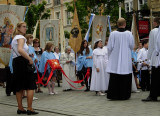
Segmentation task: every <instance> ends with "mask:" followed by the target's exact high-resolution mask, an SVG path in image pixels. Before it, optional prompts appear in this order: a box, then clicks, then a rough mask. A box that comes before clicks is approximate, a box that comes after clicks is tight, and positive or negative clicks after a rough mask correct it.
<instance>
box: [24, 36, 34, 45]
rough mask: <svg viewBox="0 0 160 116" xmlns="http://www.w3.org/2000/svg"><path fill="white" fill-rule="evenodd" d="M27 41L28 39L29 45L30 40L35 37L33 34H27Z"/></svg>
mask: <svg viewBox="0 0 160 116" xmlns="http://www.w3.org/2000/svg"><path fill="white" fill-rule="evenodd" d="M25 37H26V39H27V43H28V42H29V38H31V37H33V35H32V34H26V36H25Z"/></svg>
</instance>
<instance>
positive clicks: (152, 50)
mask: <svg viewBox="0 0 160 116" xmlns="http://www.w3.org/2000/svg"><path fill="white" fill-rule="evenodd" d="M153 24H154V26H155V28H154V29H153V30H151V32H150V34H149V49H148V59H149V60H151V61H150V65H151V66H152V74H151V88H150V94H149V96H148V97H147V98H146V99H142V101H145V102H148V101H157V97H158V96H159V95H160V78H159V75H160V63H159V62H160V49H159V47H160V26H159V25H160V18H155V19H154V22H153Z"/></svg>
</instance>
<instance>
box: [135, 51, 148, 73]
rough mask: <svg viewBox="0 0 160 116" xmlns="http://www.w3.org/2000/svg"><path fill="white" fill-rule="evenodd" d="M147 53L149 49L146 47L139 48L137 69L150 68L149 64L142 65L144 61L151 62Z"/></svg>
mask: <svg viewBox="0 0 160 116" xmlns="http://www.w3.org/2000/svg"><path fill="white" fill-rule="evenodd" d="M147 55H148V50H147V49H146V48H142V49H140V50H139V52H138V54H137V62H139V63H138V66H137V69H138V70H140V69H141V70H148V67H147V66H142V64H143V63H146V64H149V61H148V59H147Z"/></svg>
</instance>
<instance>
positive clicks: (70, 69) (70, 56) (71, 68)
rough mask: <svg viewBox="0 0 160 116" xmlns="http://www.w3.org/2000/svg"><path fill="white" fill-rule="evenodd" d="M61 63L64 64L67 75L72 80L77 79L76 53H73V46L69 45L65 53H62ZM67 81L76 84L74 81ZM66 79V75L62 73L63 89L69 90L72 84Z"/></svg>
mask: <svg viewBox="0 0 160 116" xmlns="http://www.w3.org/2000/svg"><path fill="white" fill-rule="evenodd" d="M60 64H62V68H63V70H64V72H65V74H66V75H67V77H68V78H70V79H71V80H72V81H76V75H75V55H74V53H71V47H70V46H68V47H67V48H66V50H65V53H61V57H60ZM67 81H68V82H69V83H70V84H72V85H73V86H75V84H74V83H72V82H71V81H69V80H68V79H67ZM67 81H66V77H65V76H64V75H62V89H63V90H64V91H69V90H71V89H72V87H71V85H70V84H69V83H68V82H67Z"/></svg>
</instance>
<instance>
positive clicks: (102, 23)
mask: <svg viewBox="0 0 160 116" xmlns="http://www.w3.org/2000/svg"><path fill="white" fill-rule="evenodd" d="M107 20H108V19H107V16H95V18H94V20H93V25H92V47H93V46H94V41H95V40H96V39H102V42H103V44H104V43H105V39H106V32H107Z"/></svg>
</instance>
